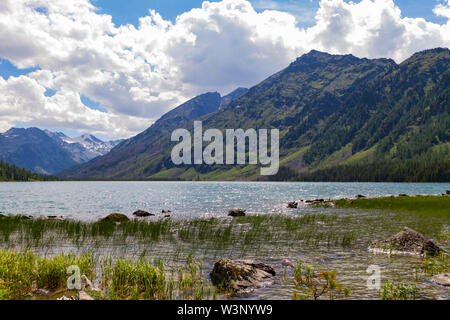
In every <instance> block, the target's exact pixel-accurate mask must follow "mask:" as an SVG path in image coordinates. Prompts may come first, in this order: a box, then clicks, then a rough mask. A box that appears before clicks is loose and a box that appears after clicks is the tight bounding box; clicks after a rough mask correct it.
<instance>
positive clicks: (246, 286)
mask: <svg viewBox="0 0 450 320" xmlns="http://www.w3.org/2000/svg"><path fill="white" fill-rule="evenodd" d="M274 276H275V270H274V269H273V268H272V267H271V266H269V265H267V264H264V263H255V262H252V261H234V260H230V259H220V260H219V261H217V262H216V263H215V264H214V268H213V270H212V271H211V273H210V277H211V281H212V283H213V284H214V285H215V286H217V287H219V288H221V289H224V290H227V291H231V292H232V293H233V294H236V295H245V294H249V293H251V292H253V291H254V290H255V289H257V288H260V287H263V286H266V285H269V284H272V283H273V277H274Z"/></svg>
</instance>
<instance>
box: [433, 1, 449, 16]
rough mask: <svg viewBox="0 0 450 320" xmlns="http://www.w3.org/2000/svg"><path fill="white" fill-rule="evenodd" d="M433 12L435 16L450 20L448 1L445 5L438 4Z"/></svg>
mask: <svg viewBox="0 0 450 320" xmlns="http://www.w3.org/2000/svg"><path fill="white" fill-rule="evenodd" d="M433 12H434V14H435V15H437V16H440V17H444V18H448V19H450V0H447V1H446V3H440V4H438V5H437V6H436V7H435V8H434V9H433Z"/></svg>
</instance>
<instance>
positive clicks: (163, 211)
mask: <svg viewBox="0 0 450 320" xmlns="http://www.w3.org/2000/svg"><path fill="white" fill-rule="evenodd" d="M161 213H172V211H170V210H162V211H161Z"/></svg>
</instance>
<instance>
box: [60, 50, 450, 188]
mask: <svg viewBox="0 0 450 320" xmlns="http://www.w3.org/2000/svg"><path fill="white" fill-rule="evenodd" d="M220 100H222V101H223V100H224V99H223V98H222V99H221V98H220V95H219V94H218V93H208V94H205V95H201V96H199V97H196V98H194V99H192V100H190V101H188V102H186V103H185V104H184V105H182V106H180V107H178V108H176V109H174V110H173V111H171V112H169V113H168V114H166V115H164V116H163V117H162V118H161V119H160V120H159V121H157V122H156V123H155V124H154V125H152V126H151V127H150V128H149V129H147V130H146V131H144V132H143V133H141V134H139V135H138V136H136V137H133V138H131V139H129V140H126V141H125V142H124V143H122V144H120V145H119V146H117V147H116V148H114V149H113V150H112V151H111V152H110V153H108V154H106V155H105V156H102V157H99V158H96V159H94V160H91V161H89V162H88V163H86V164H84V165H81V166H79V167H77V168H73V169H72V170H70V171H68V172H66V175H67V176H70V177H73V178H77V179H119V180H120V179H124V180H126V179H143V180H259V179H266V178H264V177H260V176H259V168H258V166H256V165H240V166H224V165H213V166H206V165H182V166H175V165H174V164H173V163H172V161H171V158H170V152H171V149H172V147H173V146H174V144H175V143H173V142H171V141H170V134H171V132H172V130H174V129H175V128H186V129H188V130H192V127H193V120H202V121H203V128H204V130H206V129H208V128H217V129H221V130H224V129H227V128H230V129H237V128H242V129H249V128H255V129H258V128H266V129H270V128H277V129H280V133H281V134H280V156H281V161H280V164H281V169H280V172H279V174H278V175H277V176H275V177H272V178H270V179H275V180H292V179H294V180H316V179H319V178H320V179H321V180H338V179H339V180H351V181H360V180H361V181H449V180H450V173H449V172H450V170H449V167H450V161H449V150H450V139H449V138H450V132H449V128H450V117H449V109H450V107H449V106H450V50H449V49H447V48H436V49H431V50H426V51H422V52H418V53H416V54H414V55H413V56H412V57H410V58H409V59H407V60H406V61H404V62H402V63H400V64H397V63H396V62H394V61H393V60H391V59H361V58H357V57H355V56H353V55H331V54H328V53H324V52H319V51H311V52H309V53H308V54H305V55H303V56H301V57H299V58H298V59H297V60H296V61H294V62H293V63H291V64H290V65H289V66H288V67H287V68H285V69H284V70H281V71H280V72H278V73H276V74H274V75H272V76H271V77H269V78H267V79H266V80H264V81H262V82H261V83H259V84H257V85H256V86H254V87H252V88H250V89H249V90H244V91H242V92H239V94H237V95H233V97H232V98H231V99H230V101H227V102H226V103H225V104H224V103H221V102H219V101H220ZM343 172H347V173H349V172H350V173H351V175H348V176H345V175H343V174H342V173H343ZM350 176H351V177H350Z"/></svg>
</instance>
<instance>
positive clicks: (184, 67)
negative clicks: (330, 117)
mask: <svg viewBox="0 0 450 320" xmlns="http://www.w3.org/2000/svg"><path fill="white" fill-rule="evenodd" d="M0 1H1V3H2V6H0V7H2V10H0V21H2V31H1V32H0V43H1V45H0V132H3V131H6V130H7V129H9V128H10V127H11V126H19V127H28V126H37V127H41V128H46V129H49V130H59V131H63V132H65V133H67V134H69V135H71V136H73V135H76V134H81V133H86V132H89V133H93V134H96V135H98V136H100V137H111V138H126V137H129V136H132V135H135V134H137V133H139V132H141V131H143V130H144V129H146V128H147V127H149V126H150V125H151V124H152V123H153V122H154V121H155V120H156V119H158V118H159V117H160V116H161V115H163V114H164V113H166V112H167V111H169V110H171V109H173V108H174V107H176V106H178V105H179V104H181V103H183V102H185V101H187V100H188V99H191V98H193V97H194V96H196V95H199V94H202V93H205V92H210V91H218V92H220V93H221V94H227V93H229V92H231V91H232V90H234V89H236V88H237V87H251V86H253V85H255V84H257V83H259V82H260V81H262V80H264V79H265V78H267V77H268V76H270V75H272V74H274V73H275V72H277V71H279V70H281V69H282V68H285V67H286V66H287V65H289V63H291V62H292V61H294V60H295V59H296V58H297V57H299V56H301V55H302V54H304V53H307V52H308V51H310V50H312V49H315V50H320V51H326V52H329V53H333V54H349V53H350V54H353V55H355V56H357V57H367V58H380V57H385V58H392V59H394V60H395V61H397V62H402V61H404V60H405V59H407V58H408V57H410V56H411V55H412V54H413V53H415V52H417V51H420V50H425V49H429V48H434V47H450V36H449V34H450V23H448V21H449V19H450V1H449V0H393V1H394V5H392V2H391V1H390V0H363V1H362V2H360V0H354V2H350V1H348V0H322V1H319V0H248V1H249V2H246V1H244V0H222V1H219V0H212V1H210V2H214V4H212V5H207V4H205V6H204V7H203V8H202V3H203V1H202V0H128V1H125V0H77V1H73V0H52V1H49V2H45V1H42V2H30V1H28V0H0ZM89 1H90V2H89ZM36 3H39V6H38V7H37V5H36ZM13 4H14V5H13ZM92 5H94V6H95V7H96V8H97V10H93V7H92ZM5 8H6V10H4V9H5ZM193 8H199V10H195V11H191V9H193ZM319 8H320V9H321V10H320V11H319V10H318V9H319ZM253 9H254V10H253ZM398 9H400V10H401V16H400V15H399V14H398V13H399V11H398ZM149 10H154V11H156V12H157V13H159V14H160V15H161V16H162V18H163V19H164V20H165V21H171V22H172V25H168V24H166V23H165V22H162V21H159V19H158V18H157V17H155V16H151V15H150V13H149ZM255 10H256V12H255ZM266 10H268V12H266V13H264V14H261V13H262V12H263V11H266ZM183 13H185V15H183V17H182V18H180V19H177V17H179V16H180V15H181V14H183ZM286 13H288V14H286ZM438 14H439V16H438ZM316 15H317V17H318V19H317V20H316V19H315V18H316ZM142 17H146V19H145V20H144V24H143V25H141V26H140V28H137V27H138V26H139V18H142ZM349 17H351V18H349ZM109 19H112V22H113V24H111V23H110V20H109ZM129 24H131V25H134V26H135V27H136V29H134V28H120V26H123V25H129ZM21 75H22V77H19V76H21ZM86 107H88V108H86Z"/></svg>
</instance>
